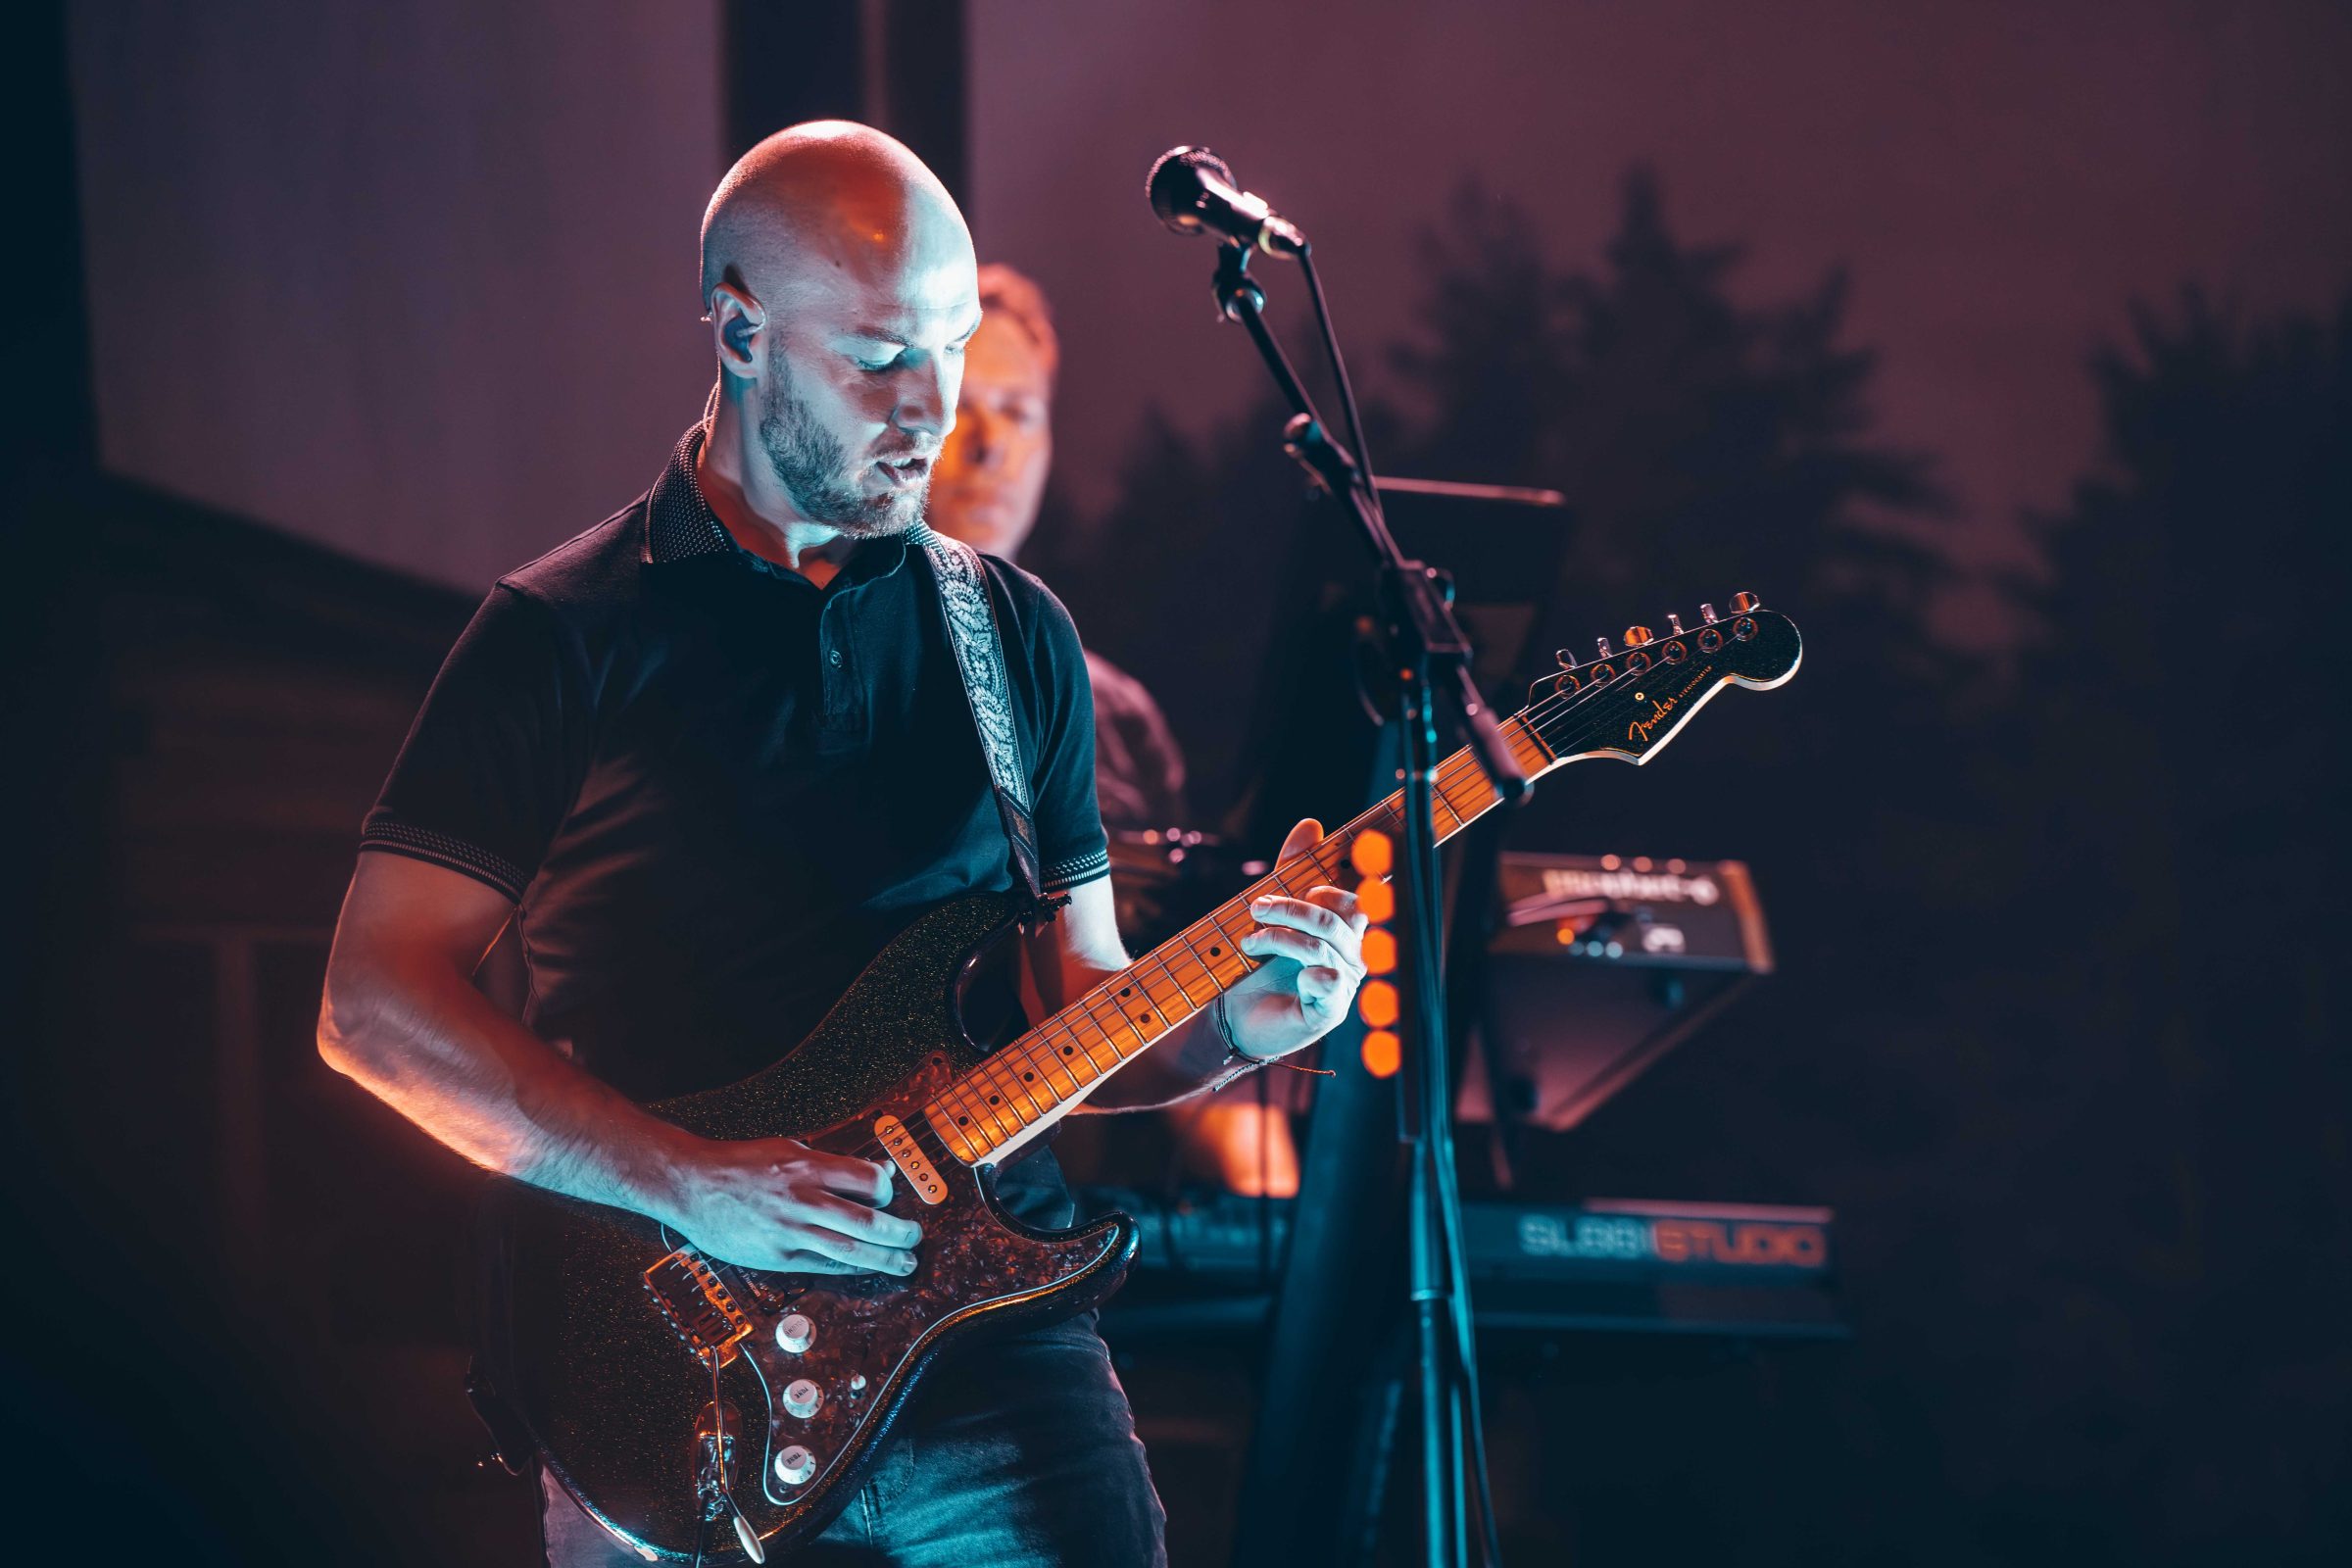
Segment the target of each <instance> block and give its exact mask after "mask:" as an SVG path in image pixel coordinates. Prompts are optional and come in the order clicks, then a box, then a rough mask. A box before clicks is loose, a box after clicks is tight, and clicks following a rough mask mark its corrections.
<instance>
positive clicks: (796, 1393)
mask: <svg viewBox="0 0 2352 1568" xmlns="http://www.w3.org/2000/svg"><path fill="white" fill-rule="evenodd" d="M824 1402H825V1391H824V1390H822V1389H820V1388H818V1387H817V1386H816V1385H815V1384H813V1383H811V1382H809V1380H808V1379H807V1378H800V1379H797V1380H796V1381H794V1382H793V1383H792V1384H790V1385H789V1386H787V1387H786V1388H785V1390H784V1409H785V1411H786V1413H788V1414H790V1415H793V1416H796V1417H798V1418H799V1419H801V1420H803V1421H806V1420H808V1419H809V1417H810V1416H812V1415H814V1414H816V1407H817V1406H818V1405H820V1404H822V1403H824Z"/></svg>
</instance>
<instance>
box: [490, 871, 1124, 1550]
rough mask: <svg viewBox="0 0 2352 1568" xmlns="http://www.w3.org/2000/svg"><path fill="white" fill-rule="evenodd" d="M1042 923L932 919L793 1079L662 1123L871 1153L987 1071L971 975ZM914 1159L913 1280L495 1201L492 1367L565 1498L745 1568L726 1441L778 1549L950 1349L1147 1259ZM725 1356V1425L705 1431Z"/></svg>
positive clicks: (563, 1205) (1002, 899)
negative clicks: (711, 1246)
mask: <svg viewBox="0 0 2352 1568" xmlns="http://www.w3.org/2000/svg"><path fill="white" fill-rule="evenodd" d="M1028 908H1029V905H1028V901H1027V900H1026V899H1024V898H1023V897H1022V896H1020V895H1019V894H1017V893H1013V894H989V895H978V896H974V897H970V898H966V899H962V900H959V901H956V902H955V903H951V904H948V905H944V906H942V907H939V908H937V909H935V910H933V911H931V912H930V913H929V914H927V915H925V916H923V917H922V918H921V919H919V920H917V921H916V922H915V923H914V924H913V925H912V926H910V927H908V928H907V931H906V932H905V933H904V934H902V935H901V936H900V937H899V939H898V940H897V941H895V942H894V943H892V944H891V945H890V946H889V947H888V948H886V949H885V950H884V951H883V952H882V953H881V954H880V955H879V956H877V957H876V958H875V959H874V960H873V962H872V963H871V964H869V965H867V967H866V969H865V971H864V972H863V973H862V974H861V975H860V976H859V977H858V981H857V983H856V984H855V985H854V986H852V987H851V989H850V991H849V992H848V993H847V994H846V995H845V996H844V997H843V998H842V1000H841V1001H840V1002H839V1003H837V1004H836V1005H834V1007H833V1009H832V1010H831V1011H830V1012H829V1013H827V1014H826V1016H825V1019H824V1021H823V1022H822V1023H821V1024H819V1025H818V1026H817V1028H816V1029H815V1030H814V1031H813V1032H812V1033H811V1034H810V1035H809V1038H808V1039H806V1040H804V1041H803V1042H802V1043H801V1044H800V1045H799V1046H798V1047H796V1048H795V1049H794V1050H793V1051H792V1052H791V1053H790V1054H788V1055H786V1056H784V1057H783V1058H782V1059H781V1060H779V1061H777V1062H776V1063H774V1064H773V1065H772V1066H769V1067H767V1068H765V1069H764V1070H762V1071H760V1072H759V1073H756V1074H754V1075H753V1076H752V1077H750V1078H746V1079H744V1080H742V1081H741V1082H739V1083H736V1084H732V1085H730V1086H728V1087H726V1088H723V1089H717V1090H712V1091H710V1092H709V1093H705V1094H699V1095H693V1096H689V1097H686V1098H683V1099H679V1100H673V1101H667V1102H664V1103H660V1104H657V1105H655V1106H654V1107H652V1108H653V1109H654V1110H655V1111H656V1112H657V1113H658V1114H660V1115H662V1116H663V1117H664V1118H666V1119H668V1120H670V1121H673V1122H675V1123H677V1124H678V1125H679V1126H681V1127H684V1128H686V1129H687V1130H688V1131H690V1132H694V1133H698V1134H701V1135H702V1136H704V1137H709V1138H726V1139H748V1138H770V1137H790V1138H798V1139H801V1140H803V1141H804V1142H807V1143H809V1144H811V1145H813V1146H815V1147H817V1148H822V1149H827V1150H832V1151H835V1152H843V1153H858V1154H862V1155H863V1156H865V1157H869V1158H875V1157H879V1155H878V1152H877V1151H876V1149H875V1147H874V1146H875V1142H876V1135H875V1126H876V1123H877V1121H878V1120H879V1119H880V1118H882V1117H884V1116H886V1115H887V1116H897V1117H900V1118H903V1119H904V1120H905V1121H906V1122H907V1123H913V1122H915V1120H916V1113H917V1112H918V1111H919V1110H920V1108H921V1107H922V1106H923V1104H924V1103H925V1102H927V1101H929V1100H930V1099H931V1098H932V1097H933V1096H934V1095H936V1094H938V1093H939V1091H940V1090H941V1089H943V1088H944V1087H946V1085H947V1084H948V1083H949V1082H950V1080H952V1079H953V1078H954V1077H955V1076H956V1075H957V1074H959V1073H962V1072H964V1071H966V1070H968V1069H969V1068H971V1067H972V1066H974V1065H975V1064H976V1063H977V1062H979V1061H980V1060H981V1059H982V1058H981V1054H980V1053H979V1052H978V1051H977V1050H976V1049H975V1048H974V1047H973V1045H972V1044H971V1041H970V1039H969V1037H968V1035H967V1033H966V1031H965V1029H964V1028H963V1025H962V1021H961V1016H960V1010H959V1006H958V1003H957V998H958V995H959V993H960V984H959V982H960V980H961V978H962V976H963V975H964V973H965V971H966V970H967V969H968V967H969V966H970V965H971V963H972V962H973V961H974V960H975V958H976V957H977V956H978V955H979V954H980V953H981V952H983V951H984V950H985V949H986V948H987V947H989V946H990V945H992V944H993V942H994V941H996V940H998V939H1000V938H1001V937H1003V936H1004V935H1005V933H1006V932H1007V931H1008V930H1009V928H1010V927H1011V926H1012V925H1013V924H1014V923H1015V922H1016V921H1017V920H1019V919H1020V918H1021V917H1022V916H1023V915H1024V914H1025V913H1027V912H1028ZM921 1152H922V1153H923V1154H926V1155H928V1157H929V1163H930V1166H931V1168H932V1170H933V1172H934V1173H935V1175H936V1179H937V1182H938V1184H939V1189H944V1193H942V1194H941V1196H940V1198H939V1201H937V1202H927V1201H924V1199H923V1195H921V1194H919V1193H918V1192H917V1191H916V1187H917V1183H916V1182H915V1181H913V1180H911V1179H909V1177H908V1176H907V1175H906V1174H903V1173H894V1177H893V1183H892V1187H893V1192H892V1200H891V1203H890V1205H889V1208H890V1212H892V1213H894V1214H898V1215H901V1216H903V1217H905V1218H908V1219H912V1220H914V1221H915V1222H916V1223H918V1224H920V1225H921V1226H922V1227H923V1240H922V1242H921V1244H920V1246H919V1247H918V1248H917V1249H916V1257H917V1262H916V1267H915V1271H914V1272H913V1274H911V1275H909V1276H907V1278H904V1279H900V1278H896V1277H883V1276H879V1275H854V1276H845V1275H800V1274H770V1273H759V1272H755V1271H752V1270H747V1269H739V1268H735V1267H733V1266H732V1265H727V1264H719V1263H713V1262H711V1260H709V1259H704V1258H701V1257H700V1255H699V1254H697V1253H694V1252H692V1251H691V1250H688V1251H686V1252H682V1253H681V1252H680V1251H679V1250H680V1249H681V1248H682V1247H683V1246H684V1239H683V1238H681V1237H679V1236H677V1235H675V1234H674V1233H671V1232H668V1231H665V1230H664V1229H663V1228H662V1227H661V1226H659V1225H657V1224H656V1223H654V1222H653V1221H651V1220H648V1219H644V1218H642V1217H640V1216H637V1215H633V1214H629V1213H626V1212H624V1211H622V1210H619V1209H613V1208H607V1207H603V1206H600V1205H596V1204H590V1203H583V1202H578V1201H573V1200H569V1199H564V1198H559V1197H556V1196H553V1195H551V1194H548V1193H545V1192H542V1191H540V1190H537V1189H534V1188H528V1187H524V1186H522V1185H521V1184H518V1183H504V1184H501V1187H500V1189H499V1191H498V1193H497V1195H496V1197H495V1199H494V1200H493V1205H492V1211H491V1222H492V1224H491V1231H492V1236H493V1238H494V1248H495V1254H494V1267H495V1269H496V1272H497V1275H498V1276H499V1278H500V1279H501V1280H502V1281H503V1290H502V1291H501V1293H500V1294H501V1295H503V1298H504V1299H503V1302H501V1303H499V1307H500V1309H499V1310H496V1311H494V1312H493V1313H492V1316H491V1323H490V1337H489V1338H488V1340H487V1341H486V1343H485V1347H484V1349H485V1356H486V1359H487V1362H488V1365H489V1368H490V1370H491V1372H492V1375H493V1379H494V1381H495V1382H496V1384H497V1386H498V1392H499V1394H500V1395H501V1396H502V1397H503V1398H504V1400H505V1401H506V1403H507V1404H508V1405H509V1407H510V1408H511V1409H512V1411H513V1412H514V1413H515V1415H516V1416H518V1417H519V1418H520V1419H521V1421H522V1422H523V1424H524V1425H525V1426H527V1427H528V1429H529V1431H530V1435H531V1437H532V1439H533V1441H534V1442H535V1443H536V1444H537V1445H538V1446H539V1449H540V1452H541V1454H542V1456H543V1458H544V1460H545V1462H546V1464H547V1465H548V1468H549V1469H550V1471H551V1472H552V1473H553V1474H554V1475H555V1476H556V1478H557V1479H558V1480H559V1481H560V1482H561V1483H562V1484H563V1486H564V1490H565V1491H567V1492H568V1493H570V1494H571V1495H572V1496H573V1497H575V1498H576V1499H578V1501H579V1502H580V1504H581V1506H582V1507H584V1508H586V1509H587V1510H588V1512H589V1513H590V1514H591V1515H592V1516H594V1517H595V1518H597V1519H598V1520H600V1521H601V1522H603V1523H604V1524H605V1525H607V1526H608V1527H609V1528H611V1529H613V1530H614V1531H615V1532H617V1533H618V1534H620V1535H621V1536H623V1537H624V1538H625V1539H627V1541H628V1542H629V1543H630V1544H634V1545H636V1546H638V1547H639V1550H640V1553H641V1554H645V1553H646V1549H647V1548H651V1553H652V1554H653V1556H654V1557H655V1558H656V1560H660V1559H690V1558H692V1557H693V1555H694V1553H695V1550H696V1545H697V1541H698V1538H705V1532H706V1528H708V1536H707V1538H706V1539H707V1545H708V1552H707V1554H708V1555H710V1556H711V1557H717V1556H720V1555H722V1554H725V1555H732V1554H736V1553H737V1549H738V1548H737V1547H736V1532H735V1529H734V1522H733V1519H732V1517H731V1515H732V1511H733V1510H732V1509H730V1508H728V1507H727V1506H726V1504H725V1502H724V1501H723V1500H721V1499H720V1498H719V1497H718V1496H717V1495H714V1494H713V1493H712V1492H711V1489H710V1482H711V1479H712V1478H714V1477H715V1476H717V1475H718V1474H719V1473H720V1472H719V1470H718V1467H717V1466H716V1465H715V1464H714V1462H713V1461H714V1459H716V1458H717V1457H719V1453H718V1450H719V1448H720V1446H722V1444H723V1446H724V1449H725V1452H724V1455H723V1457H724V1461H725V1462H724V1471H723V1476H724V1492H725V1495H726V1496H728V1497H731V1498H732V1500H733V1505H734V1507H735V1508H740V1509H741V1511H742V1514H743V1517H744V1520H745V1522H747V1523H748V1524H749V1526H750V1527H751V1528H752V1530H754V1531H755V1532H757V1533H758V1534H759V1535H760V1537H761V1538H762V1539H763V1543H764V1544H765V1546H766V1549H767V1550H768V1551H769V1552H770V1553H771V1554H772V1553H774V1552H775V1551H776V1550H777V1548H788V1547H790V1546H791V1545H792V1544H795V1543H798V1542H801V1541H805V1540H806V1539H808V1538H809V1536H812V1535H814V1534H816V1533H817V1532H818V1531H821V1530H822V1529H823V1528H824V1527H825V1525H826V1524H827V1523H829V1522H830V1521H831V1520H832V1518H833V1517H834V1515H836V1514H837V1513H839V1512H840V1511H841V1509H842V1508H843V1507H844V1506H846V1505H847V1504H848V1502H849V1500H850V1498H851V1497H852V1496H854V1495H856V1493H857V1491H858V1487H859V1486H860V1485H861V1484H862V1481H863V1478H864V1476H865V1474H866V1472H867V1471H868V1470H869V1469H870V1467H871V1465H872V1462H873V1460H874V1457H875V1455H876V1453H877V1451H878V1449H879V1448H880V1446H881V1445H882V1443H883V1440H884V1439H885V1438H886V1437H887V1436H888V1435H889V1433H890V1430H891V1427H892V1425H893V1423H894V1422H895V1421H896V1420H897V1418H898V1416H899V1415H900V1413H901V1412H902V1411H903V1410H904V1408H905V1406H906V1403H907V1398H908V1397H909V1396H910V1395H912V1393H913V1392H914V1390H915V1388H916V1387H917V1385H918V1384H919V1383H920V1382H921V1381H922V1379H923V1377H924V1375H925V1373H926V1372H927V1371H928V1370H929V1369H930V1368H931V1367H932V1366H933V1365H934V1364H935V1363H936V1361H937V1359H938V1358H939V1357H940V1356H941V1355H942V1354H944V1353H948V1352H950V1351H953V1350H956V1349H957V1348H960V1347H962V1346H964V1345H966V1344H967V1343H969V1342H972V1341H975V1340H979V1339H983V1338H986V1337H990V1336H995V1335H1001V1334H1004V1333H1006V1332H1010V1331H1014V1330H1017V1329H1021V1328H1026V1327H1031V1326H1034V1325H1037V1324H1040V1323H1045V1322H1050V1321H1053V1320H1054V1319H1057V1318H1062V1317H1067V1316H1070V1315H1072V1314H1074V1313H1077V1312H1081V1311H1084V1310H1086V1309H1087V1308H1089V1307H1092V1306H1095V1305H1097V1304H1099V1303H1100V1302H1102V1301H1103V1299H1106V1298H1107V1297H1108V1296H1109V1295H1110V1294H1111V1293H1112V1292H1113V1291H1114V1290H1116V1289H1117V1288H1118V1285H1119V1283H1120V1281H1121V1280H1122V1279H1123V1278H1124V1276H1125V1273H1126V1268H1127V1265H1128V1263H1129V1261H1130V1260H1131V1259H1132V1258H1133V1257H1134V1254H1135V1247H1136V1227H1135V1222H1134V1221H1133V1220H1132V1219H1130V1218H1128V1217H1127V1216H1126V1215H1124V1214H1114V1215H1110V1216H1108V1217H1105V1218H1103V1219H1100V1220H1097V1221H1095V1222H1093V1223H1091V1224H1088V1225H1083V1226H1080V1227H1078V1228H1076V1229H1073V1230H1067V1231H1056V1232H1048V1231H1039V1230H1035V1229H1032V1228H1030V1227H1028V1226H1026V1225H1023V1224H1021V1223H1020V1222H1019V1221H1018V1220H1015V1219H1013V1218H1011V1217H1010V1216H1009V1215H1007V1214H1005V1212H1004V1210H1003V1209H1002V1208H1001V1207H999V1205H998V1203H997V1201H996V1199H995V1196H994V1193H993V1187H992V1181H991V1177H992V1175H993V1171H994V1167H993V1166H992V1165H985V1164H984V1165H981V1166H979V1167H978V1168H974V1167H971V1166H968V1165H965V1164H963V1163H962V1162H960V1161H957V1160H956V1159H953V1158H951V1157H948V1156H947V1154H946V1153H945V1152H944V1151H942V1150H941V1149H939V1148H938V1147H937V1146H936V1145H933V1146H929V1147H927V1148H925V1149H923V1150H922V1151H921ZM901 1163H902V1165H903V1164H904V1162H903V1161H902V1162H901ZM935 1191H938V1189H935ZM664 1259H671V1261H670V1262H669V1263H666V1264H665V1263H664ZM649 1270H653V1271H655V1272H654V1274H653V1275H651V1276H649ZM714 1293H715V1294H714ZM787 1319H798V1320H800V1321H799V1322H795V1323H787ZM780 1326H782V1327H783V1328H784V1330H785V1332H784V1334H783V1336H782V1337H781V1339H780V1337H779V1333H778V1330H779V1327H780ZM698 1331H699V1334H700V1339H699V1340H698V1339H697V1338H696V1334H697V1332H698ZM803 1337H805V1339H806V1344H805V1345H803V1346H802V1347H801V1348H792V1342H793V1341H795V1340H796V1339H800V1338H803ZM720 1342H725V1343H720ZM713 1344H718V1345H719V1348H718V1349H717V1350H716V1351H715V1352H713V1351H712V1350H711V1349H710V1347H711V1345H713ZM714 1353H715V1354H716V1356H717V1358H718V1359H719V1360H720V1362H721V1364H720V1365H719V1367H718V1368H717V1371H716V1376H715V1382H716V1394H717V1398H716V1413H717V1415H718V1416H719V1417H723V1420H715V1419H714V1417H713V1409H714V1401H713V1372H712V1368H711V1357H712V1355H713V1354H714ZM796 1386H804V1387H802V1388H801V1393H802V1396H803V1397H802V1399H801V1400H800V1401H799V1402H800V1403H804V1404H805V1403H806V1402H807V1399H806V1395H807V1393H808V1388H807V1387H805V1386H813V1389H814V1392H815V1393H816V1395H817V1396H818V1399H817V1402H816V1404H815V1407H814V1409H813V1410H812V1411H810V1412H809V1413H808V1414H806V1415H803V1414H799V1413H796V1411H795V1409H794V1408H793V1404H794V1401H792V1400H791V1399H790V1398H788V1396H789V1395H790V1394H791V1393H792V1391H793V1390H794V1389H795V1387H796ZM796 1448H797V1449H800V1450H804V1452H803V1453H802V1454H801V1455H797V1456H796V1455H791V1454H789V1453H788V1450H790V1449H796ZM779 1456H785V1457H786V1459H787V1463H786V1465H785V1466H784V1468H783V1470H782V1472H780V1471H779V1467H778V1463H777V1461H778V1458H779ZM804 1467H806V1468H807V1470H808V1473H807V1474H806V1477H805V1479H801V1480H799V1481H798V1483H797V1484H795V1482H794V1481H793V1480H792V1479H790V1478H791V1477H792V1476H793V1475H794V1474H795V1473H796V1472H797V1471H800V1470H802V1469H803V1468H804ZM713 1518H715V1522H710V1521H711V1520H712V1519H713ZM722 1548H723V1551H722Z"/></svg>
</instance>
